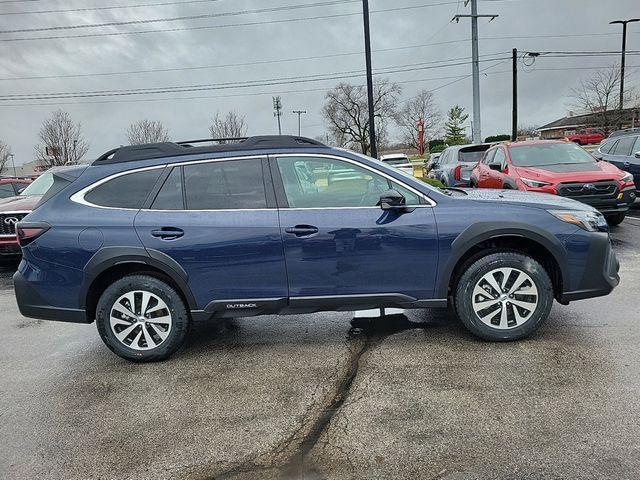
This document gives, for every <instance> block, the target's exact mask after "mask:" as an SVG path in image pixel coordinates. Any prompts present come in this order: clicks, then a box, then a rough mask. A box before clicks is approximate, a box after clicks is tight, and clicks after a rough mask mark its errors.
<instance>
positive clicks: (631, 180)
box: [620, 172, 633, 182]
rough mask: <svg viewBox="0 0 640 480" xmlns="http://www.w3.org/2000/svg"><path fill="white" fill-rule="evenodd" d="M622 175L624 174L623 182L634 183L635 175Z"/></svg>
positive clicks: (627, 173) (626, 173)
mask: <svg viewBox="0 0 640 480" xmlns="http://www.w3.org/2000/svg"><path fill="white" fill-rule="evenodd" d="M622 173H624V175H623V176H622V178H621V179H620V181H621V182H633V175H631V174H630V173H629V172H622Z"/></svg>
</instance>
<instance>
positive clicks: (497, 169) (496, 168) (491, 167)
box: [489, 163, 502, 172]
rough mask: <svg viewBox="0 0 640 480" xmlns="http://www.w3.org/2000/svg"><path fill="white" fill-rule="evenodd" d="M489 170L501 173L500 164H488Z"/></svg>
mask: <svg viewBox="0 0 640 480" xmlns="http://www.w3.org/2000/svg"><path fill="white" fill-rule="evenodd" d="M489 168H490V169H491V170H495V171H497V172H501V171H502V164H501V163H490V164H489Z"/></svg>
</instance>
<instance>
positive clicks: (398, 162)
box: [382, 157, 409, 165]
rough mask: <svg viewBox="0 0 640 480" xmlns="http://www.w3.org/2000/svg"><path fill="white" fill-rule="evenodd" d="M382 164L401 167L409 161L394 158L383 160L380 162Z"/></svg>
mask: <svg viewBox="0 0 640 480" xmlns="http://www.w3.org/2000/svg"><path fill="white" fill-rule="evenodd" d="M382 161H383V162H384V163H388V164H389V165H402V164H403V163H409V159H407V158H402V157H396V158H385V159H384V160H382Z"/></svg>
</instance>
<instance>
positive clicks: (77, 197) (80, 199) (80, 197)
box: [69, 155, 276, 212]
mask: <svg viewBox="0 0 640 480" xmlns="http://www.w3.org/2000/svg"><path fill="white" fill-rule="evenodd" d="M262 158H266V155H249V156H243V157H224V158H207V159H203V160H193V161H188V162H174V163H165V164H162V165H153V166H150V167H141V168H135V169H133V170H125V171H123V172H118V173H114V174H113V175H109V176H108V177H105V178H103V179H102V180H98V181H97V182H94V183H92V184H90V185H87V186H86V187H84V188H83V189H81V190H79V191H77V192H76V193H74V194H73V195H71V196H70V197H69V199H70V200H71V201H72V202H75V203H78V204H80V205H84V206H86V207H93V208H102V209H104V210H123V211H129V212H139V211H150V212H160V211H166V212H217V211H229V210H231V211H235V212H237V211H238V210H249V211H256V210H276V209H275V208H265V209H262V208H255V209H253V208H249V209H243V208H227V209H220V210H154V209H147V208H145V209H141V208H126V207H107V206H104V205H96V204H95V203H91V202H88V201H87V200H85V198H84V197H85V195H86V194H87V193H89V192H90V191H91V190H93V189H94V188H97V187H99V186H100V185H102V184H104V183H107V182H108V181H110V180H113V179H114V178H118V177H122V176H124V175H130V174H133V173H138V172H144V171H147V170H154V169H159V168H162V169H164V168H167V167H180V166H184V165H195V164H200V163H213V162H223V161H229V160H251V159H256V160H259V159H262Z"/></svg>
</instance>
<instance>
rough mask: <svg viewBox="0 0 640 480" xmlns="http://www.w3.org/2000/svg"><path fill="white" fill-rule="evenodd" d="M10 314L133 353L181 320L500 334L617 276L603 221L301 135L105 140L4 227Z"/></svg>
mask: <svg viewBox="0 0 640 480" xmlns="http://www.w3.org/2000/svg"><path fill="white" fill-rule="evenodd" d="M17 233H18V237H19V241H20V244H21V246H22V251H23V260H22V262H21V263H20V266H19V268H18V271H17V272H16V274H15V276H14V281H15V291H16V297H17V300H18V305H19V307H20V311H21V312H22V314H23V315H25V316H28V317H34V318H41V319H47V320H60V321H67V322H80V323H91V322H93V321H94V320H95V322H96V324H97V327H98V332H99V333H100V336H101V337H102V339H103V340H104V342H105V344H106V345H107V346H108V347H109V348H110V349H111V350H112V351H114V352H115V353H116V354H118V355H120V356H121V357H124V358H126V359H129V360H134V361H152V360H161V359H164V358H167V357H169V356H170V355H171V354H172V353H173V352H175V351H176V350H177V349H178V348H179V347H180V346H181V345H182V344H183V342H184V340H185V337H186V335H187V332H188V331H189V327H190V325H191V323H192V322H193V321H197V320H208V319H215V318H220V317H230V316H231V317H244V316H250V315H261V314H273V313H277V314H296V313H309V312H316V311H322V310H357V309H368V308H379V307H400V308H407V309H408V308H425V307H447V306H448V305H452V306H453V307H454V308H455V310H456V312H457V314H458V316H459V317H460V319H461V320H462V321H463V322H464V324H465V325H466V326H467V327H468V328H469V330H471V331H472V332H473V333H474V334H476V335H477V336H479V337H481V338H483V339H487V340H496V341H505V340H515V339H519V338H522V337H525V336H526V335H529V334H530V333H532V332H533V331H534V330H536V329H537V328H538V327H539V326H540V325H541V323H542V322H543V321H544V320H545V319H546V318H547V316H548V315H549V311H550V309H551V305H552V302H553V300H554V298H555V299H556V300H557V301H558V302H560V303H564V304H566V303H568V302H570V301H573V300H578V299H583V298H588V297H595V296H598V295H606V294H608V293H609V292H611V290H612V289H613V288H614V287H615V286H616V285H617V284H618V281H619V277H618V273H617V272H618V262H617V260H616V258H615V255H614V253H613V251H612V249H611V245H610V241H609V235H608V232H607V223H606V222H605V220H604V218H603V217H602V215H601V214H600V213H598V212H597V211H595V210H594V209H593V208H591V207H589V206H587V205H585V204H583V203H578V202H576V201H573V200H569V199H563V198H561V197H557V196H551V195H544V194H531V193H524V192H517V191H496V190H484V191H483V190H469V191H467V190H460V189H444V190H440V189H435V188H432V187H430V186H428V185H426V184H424V183H422V182H421V181H419V180H417V179H415V178H413V177H411V176H409V175H407V174H405V173H403V172H401V171H399V170H396V169H394V168H393V167H389V166H387V165H385V164H383V163H381V162H379V161H377V160H374V159H372V158H369V157H366V156H363V155H360V154H356V153H353V152H350V151H347V150H342V149H337V148H330V147H327V146H325V145H323V144H321V143H318V142H316V141H313V140H309V139H305V138H301V137H286V136H280V137H252V138H249V139H246V140H244V141H242V142H240V143H236V144H227V145H214V146H198V144H196V142H190V143H159V144H149V145H141V146H128V147H121V148H118V149H115V150H112V151H110V152H107V153H105V154H104V155H102V156H101V157H100V158H98V159H97V160H96V161H95V162H93V163H92V164H91V165H89V166H77V167H74V168H70V169H65V170H62V171H59V172H56V173H55V174H54V181H53V182H52V185H51V187H50V189H49V190H48V191H47V193H46V194H45V195H44V197H43V198H42V200H41V201H40V203H39V205H38V206H37V207H36V208H35V210H34V211H33V212H32V213H30V214H29V215H28V216H27V217H26V218H24V219H23V221H21V222H20V223H19V224H18V226H17Z"/></svg>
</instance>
